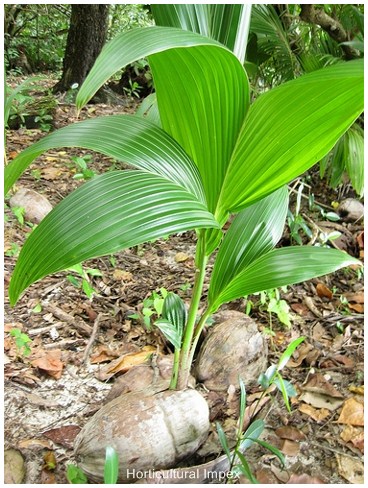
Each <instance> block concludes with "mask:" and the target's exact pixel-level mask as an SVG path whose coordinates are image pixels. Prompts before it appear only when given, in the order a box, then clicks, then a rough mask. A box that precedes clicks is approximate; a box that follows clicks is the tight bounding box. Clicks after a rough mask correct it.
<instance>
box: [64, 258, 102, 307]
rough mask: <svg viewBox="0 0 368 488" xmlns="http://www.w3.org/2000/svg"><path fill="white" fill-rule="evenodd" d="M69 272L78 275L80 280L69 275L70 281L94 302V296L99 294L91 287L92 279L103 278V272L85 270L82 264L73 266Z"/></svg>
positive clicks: (91, 269) (90, 269)
mask: <svg viewBox="0 0 368 488" xmlns="http://www.w3.org/2000/svg"><path fill="white" fill-rule="evenodd" d="M68 271H73V272H74V273H76V274H77V275H78V278H76V277H75V276H74V275H72V274H69V275H67V279H68V281H69V282H70V283H71V284H72V285H73V286H75V287H76V288H80V289H81V290H83V292H84V293H85V295H87V297H88V298H89V299H90V300H92V299H93V296H94V295H95V294H97V292H96V290H95V289H94V288H93V286H92V285H91V279H90V277H94V276H102V273H101V271H99V270H98V269H94V268H88V269H86V270H85V269H84V268H83V266H82V264H81V263H78V264H76V265H75V266H71V267H70V268H68Z"/></svg>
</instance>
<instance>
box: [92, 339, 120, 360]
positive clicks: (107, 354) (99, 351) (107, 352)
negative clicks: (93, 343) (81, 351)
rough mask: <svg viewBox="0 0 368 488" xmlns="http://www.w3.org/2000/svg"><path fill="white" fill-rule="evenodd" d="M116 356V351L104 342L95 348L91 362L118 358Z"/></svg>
mask: <svg viewBox="0 0 368 488" xmlns="http://www.w3.org/2000/svg"><path fill="white" fill-rule="evenodd" d="M116 357H117V354H116V352H114V351H112V350H111V349H110V348H109V347H107V346H105V345H104V344H102V345H101V346H98V347H97V348H96V349H95V351H94V353H93V354H92V356H91V359H90V362H91V364H99V363H104V362H106V361H111V360H112V359H116Z"/></svg>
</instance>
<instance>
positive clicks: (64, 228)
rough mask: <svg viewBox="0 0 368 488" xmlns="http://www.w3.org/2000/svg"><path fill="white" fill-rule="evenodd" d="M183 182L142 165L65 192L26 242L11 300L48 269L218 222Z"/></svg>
mask: <svg viewBox="0 0 368 488" xmlns="http://www.w3.org/2000/svg"><path fill="white" fill-rule="evenodd" d="M216 226H218V224H217V222H216V221H215V220H214V219H213V216H212V215H211V214H210V213H209V212H208V211H207V210H206V207H205V206H204V205H203V203H201V202H199V201H198V200H197V199H196V197H195V196H194V195H193V194H192V193H190V192H188V191H186V190H185V189H184V188H183V187H182V186H179V185H178V184H175V183H172V182H170V181H169V180H167V179H166V178H164V177H162V176H159V175H154V174H151V173H146V172H142V171H138V170H132V171H112V172H110V173H106V174H104V175H101V176H98V177H95V178H93V180H91V181H89V182H88V183H86V184H84V185H83V186H81V187H80V188H78V190H76V191H75V192H73V193H71V194H70V195H69V196H68V197H66V198H65V199H64V200H63V201H62V202H61V203H60V204H59V205H57V207H55V208H54V210H52V211H51V212H50V213H49V214H48V215H47V216H46V217H45V218H44V219H43V220H42V222H41V223H40V224H39V226H38V227H37V228H36V229H35V230H34V231H33V232H32V233H31V235H30V236H29V238H28V239H27V241H26V242H25V244H24V246H23V248H22V251H21V253H20V256H19V259H18V262H17V265H16V267H15V270H14V273H13V276H12V280H11V282H10V287H9V297H10V302H11V303H12V304H15V303H16V301H17V299H18V297H19V295H20V293H21V292H22V291H23V290H24V289H25V288H26V287H27V286H29V285H30V284H31V283H33V282H35V281H37V280H39V279H40V278H42V277H44V276H46V275H47V274H51V273H55V272H57V271H60V270H63V269H66V268H68V267H70V266H73V265H75V264H76V263H79V262H81V261H84V260H86V259H89V258H91V257H96V256H102V255H106V254H111V253H114V252H116V251H119V250H121V249H124V248H127V247H131V246H135V245H137V244H141V243H143V242H146V241H148V240H152V239H157V238H159V237H162V236H164V235H168V234H171V233H177V232H183V231H185V230H188V229H193V228H203V227H216Z"/></svg>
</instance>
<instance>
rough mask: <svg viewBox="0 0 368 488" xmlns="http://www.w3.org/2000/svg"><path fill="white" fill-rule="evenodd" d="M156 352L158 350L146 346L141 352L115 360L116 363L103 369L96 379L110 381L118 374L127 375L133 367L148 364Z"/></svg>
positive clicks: (113, 362)
mask: <svg viewBox="0 0 368 488" xmlns="http://www.w3.org/2000/svg"><path fill="white" fill-rule="evenodd" d="M156 350H157V348H156V347H154V346H144V347H143V349H142V351H140V352H133V353H130V354H124V355H123V356H121V357H120V358H118V359H115V361H111V363H109V364H108V365H106V366H105V367H104V368H101V369H100V371H99V372H98V373H97V375H96V377H97V378H98V379H99V380H101V381H105V380H108V379H110V378H111V377H112V376H114V375H115V374H116V373H125V372H126V371H128V370H129V369H131V368H132V367H133V366H138V365H139V364H143V363H145V362H147V361H148V360H149V358H150V356H151V354H152V353H153V352H156Z"/></svg>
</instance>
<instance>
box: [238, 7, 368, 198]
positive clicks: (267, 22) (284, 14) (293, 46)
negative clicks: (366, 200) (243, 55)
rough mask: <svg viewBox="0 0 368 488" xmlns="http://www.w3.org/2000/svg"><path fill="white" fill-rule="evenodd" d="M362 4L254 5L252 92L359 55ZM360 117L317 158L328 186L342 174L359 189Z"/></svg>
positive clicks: (334, 184)
mask: <svg viewBox="0 0 368 488" xmlns="http://www.w3.org/2000/svg"><path fill="white" fill-rule="evenodd" d="M363 8H364V6H363V5H359V6H356V5H350V4H347V5H346V4H345V5H340V4H339V5H323V6H321V5H304V4H303V5H298V4H292V5H283V4H278V5H264V4H262V5H260V4H257V5H254V6H253V9H252V19H251V25H250V31H251V34H250V38H249V42H248V46H247V61H246V68H247V71H248V75H249V76H250V79H251V82H252V87H253V96H254V97H257V95H258V94H259V93H262V92H264V91H265V90H267V89H270V88H272V87H274V86H276V85H279V84H282V83H284V82H286V81H289V80H292V79H293V78H297V77H299V76H300V75H302V74H305V73H309V72H312V71H315V70H318V69H321V68H323V67H325V66H328V65H330V64H335V63H343V62H345V61H347V60H351V59H353V58H359V57H362V56H363V52H364V42H363V34H364V22H363ZM362 120H363V119H362V117H361V118H360V119H359V120H358V123H356V124H354V125H353V126H352V127H351V128H350V129H349V130H348V131H347V133H346V134H345V135H344V136H343V137H342V138H341V140H340V141H339V143H338V144H337V146H336V147H335V148H334V149H333V151H332V152H331V153H330V154H328V155H327V156H326V157H325V158H324V159H323V160H322V161H321V162H320V175H321V177H323V176H327V180H328V182H329V184H330V186H331V187H332V188H335V187H337V186H338V185H339V184H340V183H341V182H342V181H344V179H345V176H346V174H347V175H348V177H349V179H350V182H351V185H352V187H353V188H354V190H355V191H356V193H357V194H358V195H360V196H362V195H363V191H364V171H363V167H364V151H363V147H364V146H363V131H362V127H363V123H362Z"/></svg>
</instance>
